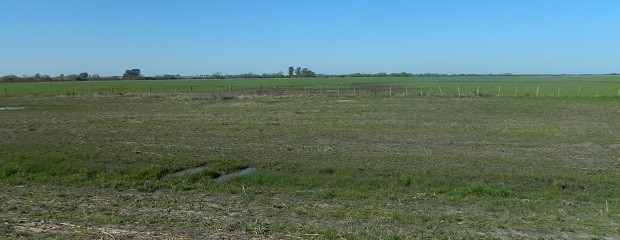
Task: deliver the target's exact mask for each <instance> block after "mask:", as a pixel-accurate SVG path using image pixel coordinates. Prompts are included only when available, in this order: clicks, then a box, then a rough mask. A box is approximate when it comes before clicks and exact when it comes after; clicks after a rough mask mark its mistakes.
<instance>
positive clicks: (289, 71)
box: [288, 67, 295, 77]
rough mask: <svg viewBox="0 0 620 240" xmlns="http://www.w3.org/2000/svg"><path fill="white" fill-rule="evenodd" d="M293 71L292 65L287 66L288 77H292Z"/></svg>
mask: <svg viewBox="0 0 620 240" xmlns="http://www.w3.org/2000/svg"><path fill="white" fill-rule="evenodd" d="M293 72H295V68H294V67H288V77H293Z"/></svg>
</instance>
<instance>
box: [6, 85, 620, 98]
mask: <svg viewBox="0 0 620 240" xmlns="http://www.w3.org/2000/svg"><path fill="white" fill-rule="evenodd" d="M187 93H193V94H201V93H202V94H209V95H227V96H241V95H272V96H283V95H301V94H307V95H361V96H433V97H481V96H486V97H620V88H618V91H617V92H615V91H613V89H612V90H610V89H609V88H603V89H601V90H598V89H596V88H593V87H584V88H582V87H572V86H571V87H541V86H530V85H528V86H501V85H498V86H492V87H489V86H484V87H481V86H477V87H472V86H463V87H461V86H444V87H442V86H400V85H399V86H390V85H381V84H377V85H368V86H329V87H326V86H292V87H291V86H254V87H236V86H147V87H105V88H102V87H100V88H62V89H56V88H48V89H41V88H38V89H15V88H7V87H4V88H3V89H0V95H4V96H17V95H80V94H81V95H84V94H100V95H105V94H187Z"/></svg>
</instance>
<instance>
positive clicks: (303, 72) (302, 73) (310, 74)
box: [297, 68, 316, 77]
mask: <svg viewBox="0 0 620 240" xmlns="http://www.w3.org/2000/svg"><path fill="white" fill-rule="evenodd" d="M297 76H298V77H316V73H314V72H313V71H312V70H310V69H308V68H303V69H301V71H300V72H299V74H297Z"/></svg>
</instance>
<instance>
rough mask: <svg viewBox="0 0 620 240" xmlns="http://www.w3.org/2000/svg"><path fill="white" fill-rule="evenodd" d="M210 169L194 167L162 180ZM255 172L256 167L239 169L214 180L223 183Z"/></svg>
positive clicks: (170, 174) (205, 166) (171, 174)
mask: <svg viewBox="0 0 620 240" xmlns="http://www.w3.org/2000/svg"><path fill="white" fill-rule="evenodd" d="M207 169H209V167H208V166H207V165H202V166H198V167H194V168H188V169H183V170H180V171H177V172H173V173H168V174H166V175H164V176H163V177H162V179H166V178H169V177H173V176H183V175H187V174H195V173H199V172H202V171H205V170H207ZM254 171H256V168H255V167H244V168H242V169H237V170H234V171H232V172H227V173H220V174H219V176H218V177H216V178H214V179H213V180H214V181H215V183H222V182H224V181H226V179H229V178H231V177H234V176H245V175H248V174H250V173H253V172H254Z"/></svg>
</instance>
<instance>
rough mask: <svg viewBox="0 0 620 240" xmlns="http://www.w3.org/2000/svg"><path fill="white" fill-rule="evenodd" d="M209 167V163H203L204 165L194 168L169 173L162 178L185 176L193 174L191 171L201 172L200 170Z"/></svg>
mask: <svg viewBox="0 0 620 240" xmlns="http://www.w3.org/2000/svg"><path fill="white" fill-rule="evenodd" d="M208 168H209V167H208V166H207V165H202V166H198V167H194V168H188V169H183V170H181V171H178V172H173V173H168V174H166V175H164V176H163V177H162V179H165V178H169V177H176V176H183V175H186V174H191V173H199V172H202V171H204V170H207V169H208Z"/></svg>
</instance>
